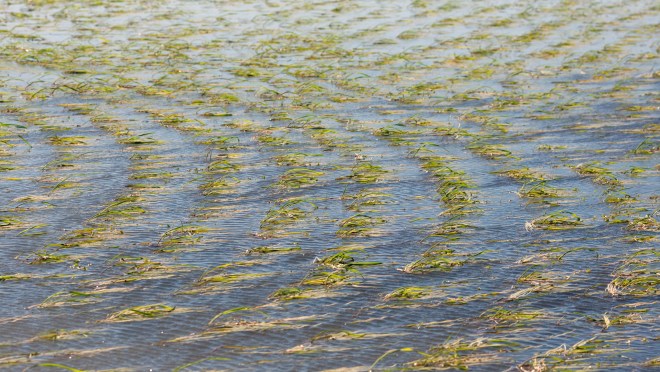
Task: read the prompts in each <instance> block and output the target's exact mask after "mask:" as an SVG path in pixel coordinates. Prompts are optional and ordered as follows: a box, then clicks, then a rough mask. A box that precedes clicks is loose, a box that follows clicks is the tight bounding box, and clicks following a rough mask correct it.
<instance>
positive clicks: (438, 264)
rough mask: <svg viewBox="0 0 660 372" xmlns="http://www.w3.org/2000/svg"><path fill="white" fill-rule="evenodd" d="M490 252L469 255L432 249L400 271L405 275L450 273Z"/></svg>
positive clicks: (443, 249)
mask: <svg viewBox="0 0 660 372" xmlns="http://www.w3.org/2000/svg"><path fill="white" fill-rule="evenodd" d="M488 252H490V251H489V250H484V251H481V252H477V253H471V254H459V253H456V251H455V250H453V249H448V248H440V249H438V248H433V249H430V250H428V251H426V252H425V253H424V254H423V255H422V258H420V259H418V260H416V261H414V262H412V263H409V264H408V265H406V266H404V267H403V269H401V270H402V271H403V272H406V273H413V274H415V273H425V272H428V271H451V270H452V269H453V268H454V267H458V266H463V265H465V264H466V263H468V262H470V261H472V260H474V259H475V258H476V257H478V256H480V255H482V254H485V253H488Z"/></svg>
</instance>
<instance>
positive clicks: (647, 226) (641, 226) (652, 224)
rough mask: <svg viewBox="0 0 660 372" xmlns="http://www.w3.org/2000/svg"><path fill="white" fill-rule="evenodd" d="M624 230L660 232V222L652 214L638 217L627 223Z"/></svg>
mask: <svg viewBox="0 0 660 372" xmlns="http://www.w3.org/2000/svg"><path fill="white" fill-rule="evenodd" d="M626 230H631V231H652V232H660V222H658V220H656V219H655V217H654V216H652V215H647V216H643V217H638V218H635V219H633V220H631V221H630V222H629V223H628V226H626Z"/></svg>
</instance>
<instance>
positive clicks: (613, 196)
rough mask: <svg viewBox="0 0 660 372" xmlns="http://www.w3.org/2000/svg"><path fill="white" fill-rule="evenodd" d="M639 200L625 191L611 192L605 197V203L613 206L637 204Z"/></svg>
mask: <svg viewBox="0 0 660 372" xmlns="http://www.w3.org/2000/svg"><path fill="white" fill-rule="evenodd" d="M637 201H638V200H637V199H636V198H635V197H634V196H631V195H629V194H627V193H626V192H624V191H621V190H618V191H609V192H607V193H606V196H605V203H611V204H629V203H636V202H637Z"/></svg>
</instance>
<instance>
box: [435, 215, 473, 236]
mask: <svg viewBox="0 0 660 372" xmlns="http://www.w3.org/2000/svg"><path fill="white" fill-rule="evenodd" d="M473 229H475V226H473V225H470V224H469V223H466V222H463V221H462V220H461V219H460V218H458V216H453V217H451V218H450V219H448V220H446V221H444V222H442V223H441V224H440V225H438V227H436V228H435V229H434V230H433V232H432V233H431V234H430V236H443V237H448V236H452V235H460V234H464V233H465V232H466V231H469V230H473Z"/></svg>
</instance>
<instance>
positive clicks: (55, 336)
mask: <svg viewBox="0 0 660 372" xmlns="http://www.w3.org/2000/svg"><path fill="white" fill-rule="evenodd" d="M89 334H90V332H89V331H87V330H78V329H73V330H66V329H55V330H51V331H47V332H43V333H40V334H38V335H37V336H35V337H34V340H46V341H59V340H75V339H78V338H85V337H88V336H89Z"/></svg>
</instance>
